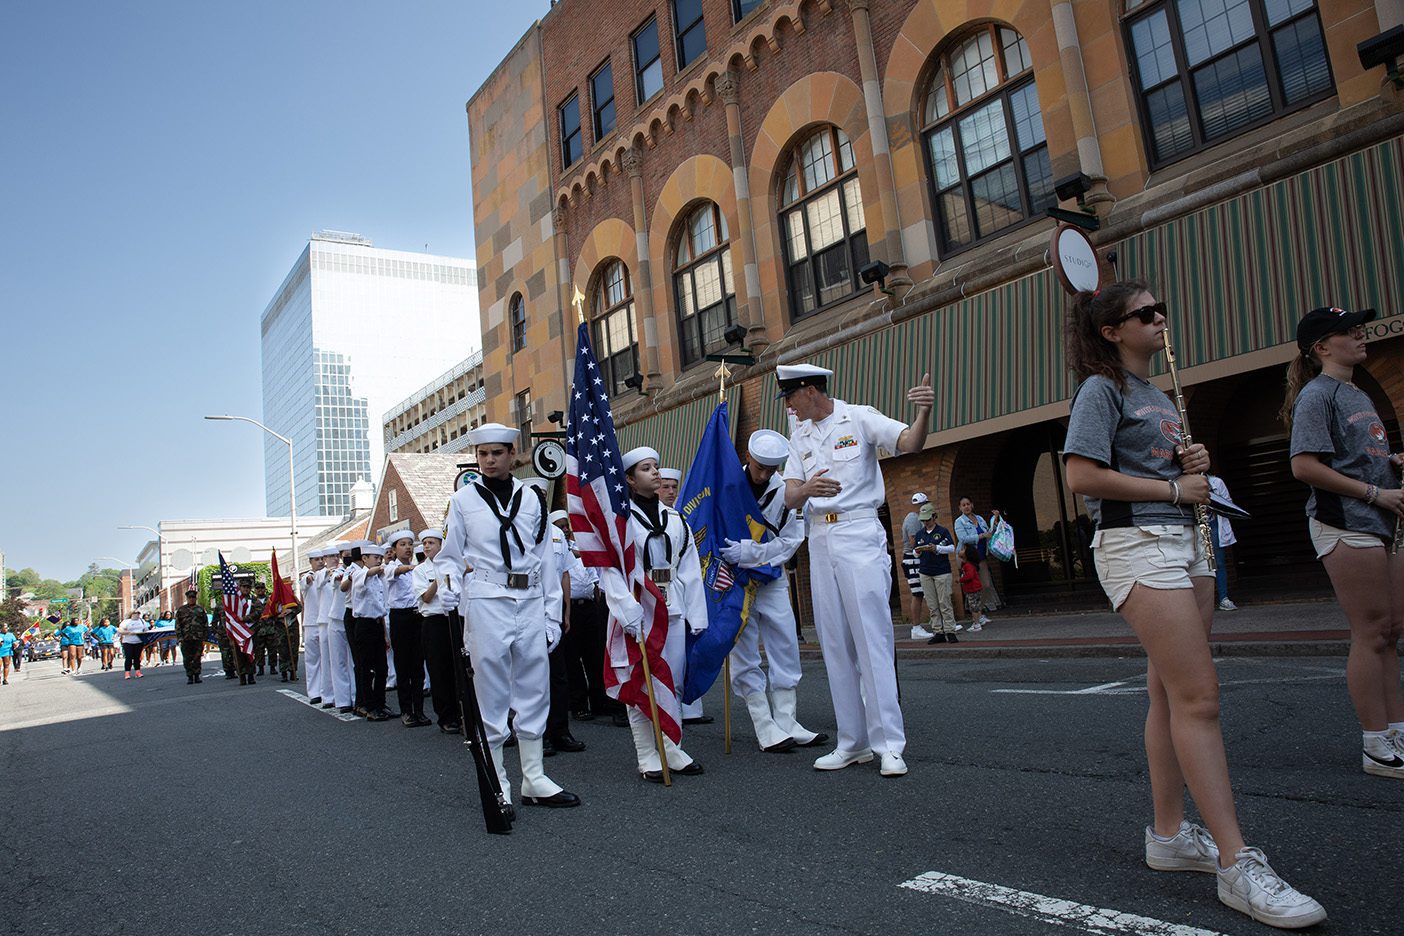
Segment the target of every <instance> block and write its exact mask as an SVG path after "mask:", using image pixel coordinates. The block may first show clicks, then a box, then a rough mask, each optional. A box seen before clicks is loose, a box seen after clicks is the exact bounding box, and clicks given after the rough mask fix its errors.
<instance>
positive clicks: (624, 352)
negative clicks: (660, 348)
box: [590, 260, 639, 396]
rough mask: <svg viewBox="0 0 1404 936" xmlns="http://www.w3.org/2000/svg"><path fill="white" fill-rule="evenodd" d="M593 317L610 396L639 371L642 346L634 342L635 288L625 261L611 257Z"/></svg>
mask: <svg viewBox="0 0 1404 936" xmlns="http://www.w3.org/2000/svg"><path fill="white" fill-rule="evenodd" d="M590 320H591V321H590V331H591V337H592V339H593V341H594V343H595V357H596V358H597V359H598V360H599V362H600V370H601V374H600V376H601V377H603V378H604V385H605V386H606V387H607V388H608V389H609V393H610V395H611V396H613V395H614V394H618V393H623V392H624V391H625V390H627V389H628V388H627V387H626V386H625V385H624V381H626V380H628V379H629V378H630V377H632V376H634V374H635V373H637V372H638V369H639V347H638V345H637V344H635V343H634V289H633V286H632V285H631V284H630V282H629V269H628V267H626V266H624V264H623V263H622V262H620V261H618V260H610V261H608V262H607V263H606V264H605V268H604V272H603V273H601V274H600V275H599V278H598V279H597V280H596V283H595V292H594V298H593V300H592V302H591V304H590Z"/></svg>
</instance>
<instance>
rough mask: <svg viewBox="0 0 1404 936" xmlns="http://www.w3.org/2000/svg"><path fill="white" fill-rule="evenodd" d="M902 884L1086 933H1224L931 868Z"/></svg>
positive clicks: (1175, 935)
mask: <svg viewBox="0 0 1404 936" xmlns="http://www.w3.org/2000/svg"><path fill="white" fill-rule="evenodd" d="M897 886H898V887H905V888H907V889H908V890H914V891H921V892H923V893H927V894H935V895H937V896H940V897H950V898H952V899H954V900H960V901H963V902H965V903H968V904H974V905H976V906H979V907H988V908H990V909H991V910H999V911H1001V912H1003V913H1010V914H1013V915H1014V916H1019V917H1024V918H1025V919H1029V920H1036V921H1038V922H1040V923H1047V924H1051V925H1054V926H1066V927H1068V928H1070V929H1076V930H1081V931H1083V932H1085V933H1102V934H1107V936H1112V934H1127V933H1137V934H1143V936H1222V934H1220V933H1216V932H1215V931H1214V930H1206V929H1200V928H1199V927H1196V926H1185V925H1183V924H1180V923H1167V922H1165V921H1164V920H1156V919H1152V918H1151V917H1143V916H1137V915H1136V914H1134V913H1123V912H1121V911H1120V910H1107V909H1104V908H1102V907H1093V906H1089V905H1088V904H1080V903H1074V902H1073V901H1071V900H1062V899H1060V898H1057V897H1047V896H1044V895H1043V894H1035V893H1033V892H1032V891H1021V890H1014V889H1013V888H1011V887H1002V886H1000V885H998V884H987V883H985V882H984V881H972V880H970V879H969V878H963V877H956V876H955V875H954V874H943V873H942V872H940V871H928V872H926V873H925V874H921V875H918V876H917V877H914V878H912V879H911V880H910V881H903V882H902V883H901V884H899V885H897Z"/></svg>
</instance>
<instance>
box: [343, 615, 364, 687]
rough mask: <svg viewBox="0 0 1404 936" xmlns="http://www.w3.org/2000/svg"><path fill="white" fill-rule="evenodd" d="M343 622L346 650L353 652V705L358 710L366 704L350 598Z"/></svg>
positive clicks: (354, 619)
mask: <svg viewBox="0 0 1404 936" xmlns="http://www.w3.org/2000/svg"><path fill="white" fill-rule="evenodd" d="M341 621H342V623H343V624H345V625H346V649H348V650H349V651H351V692H352V694H353V696H354V697H353V698H352V699H351V704H352V706H354V707H356V708H361V707H362V706H364V705H365V704H366V703H365V702H364V701H363V700H362V699H361V694H360V692H359V691H358V690H359V689H360V688H361V678H360V677H359V676H358V675H356V674H357V673H359V672H360V671H361V670H360V664H359V663H357V662H356V661H357V659H359V658H360V651H359V650H357V649H356V618H355V617H354V616H353V615H352V614H351V601H350V599H349V598H348V599H347V601H346V613H345V614H343V615H342V616H341Z"/></svg>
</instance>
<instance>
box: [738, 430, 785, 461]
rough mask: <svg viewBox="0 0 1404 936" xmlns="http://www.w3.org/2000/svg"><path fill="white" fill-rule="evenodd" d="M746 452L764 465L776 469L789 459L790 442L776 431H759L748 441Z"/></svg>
mask: <svg viewBox="0 0 1404 936" xmlns="http://www.w3.org/2000/svg"><path fill="white" fill-rule="evenodd" d="M746 451H748V452H750V453H751V457H752V458H754V459H755V460H756V461H758V462H760V463H761V464H762V465H768V466H769V467H771V468H775V467H778V466H779V465H782V464H784V462H785V459H786V458H787V457H789V454H790V441H789V440H788V439H786V438H785V437H784V436H782V435H781V434H780V433H778V432H776V431H775V430H774V429H757V430H756V431H755V432H753V433H751V438H750V439H749V440H747V442H746Z"/></svg>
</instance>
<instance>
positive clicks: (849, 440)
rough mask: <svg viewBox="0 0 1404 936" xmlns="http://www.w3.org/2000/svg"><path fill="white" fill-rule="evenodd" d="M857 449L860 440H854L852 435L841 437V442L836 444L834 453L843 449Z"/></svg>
mask: <svg viewBox="0 0 1404 936" xmlns="http://www.w3.org/2000/svg"><path fill="white" fill-rule="evenodd" d="M857 447H858V440H857V439H855V438H853V436H851V435H846V436H839V440H838V441H837V442H835V443H834V451H835V452H837V451H840V450H842V449H848V448H857Z"/></svg>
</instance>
